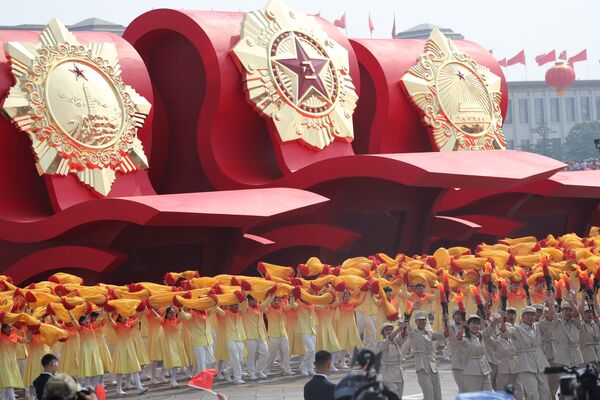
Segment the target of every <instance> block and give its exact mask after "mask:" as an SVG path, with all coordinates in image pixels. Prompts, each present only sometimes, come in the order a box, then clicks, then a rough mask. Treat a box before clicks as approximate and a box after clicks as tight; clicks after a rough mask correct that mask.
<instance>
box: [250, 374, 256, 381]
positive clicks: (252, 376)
mask: <svg viewBox="0 0 600 400" xmlns="http://www.w3.org/2000/svg"><path fill="white" fill-rule="evenodd" d="M248 380H249V381H257V380H258V378H257V377H256V376H255V375H250V376H249V377H248Z"/></svg>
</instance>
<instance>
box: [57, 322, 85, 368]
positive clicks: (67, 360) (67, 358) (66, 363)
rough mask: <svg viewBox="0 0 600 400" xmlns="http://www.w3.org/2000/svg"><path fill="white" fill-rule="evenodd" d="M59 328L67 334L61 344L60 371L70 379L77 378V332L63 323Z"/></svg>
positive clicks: (75, 328)
mask: <svg viewBox="0 0 600 400" xmlns="http://www.w3.org/2000/svg"><path fill="white" fill-rule="evenodd" d="M55 325H56V324H55ZM60 327H61V328H63V329H64V330H66V331H67V333H68V337H67V339H66V340H65V341H64V342H63V344H62V347H61V350H60V371H61V372H63V373H65V374H67V375H71V376H72V377H77V376H79V354H80V353H79V352H80V347H81V341H80V339H79V330H78V329H77V327H75V326H73V324H71V323H64V324H62V325H60Z"/></svg>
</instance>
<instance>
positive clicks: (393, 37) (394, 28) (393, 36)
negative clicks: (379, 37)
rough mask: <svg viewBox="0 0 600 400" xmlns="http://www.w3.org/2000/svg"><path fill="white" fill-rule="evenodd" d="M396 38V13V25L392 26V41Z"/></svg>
mask: <svg viewBox="0 0 600 400" xmlns="http://www.w3.org/2000/svg"><path fill="white" fill-rule="evenodd" d="M395 38H396V14H395V13H394V25H392V39H395Z"/></svg>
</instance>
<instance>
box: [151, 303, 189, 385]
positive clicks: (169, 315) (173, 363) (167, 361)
mask: <svg viewBox="0 0 600 400" xmlns="http://www.w3.org/2000/svg"><path fill="white" fill-rule="evenodd" d="M152 312H154V313H156V311H154V310H152ZM157 315H158V313H156V315H155V316H157ZM161 324H162V327H163V337H164V340H163V367H164V368H165V369H167V370H169V371H170V374H171V387H173V388H175V387H177V386H179V385H178V384H177V369H178V368H185V367H187V359H188V357H187V354H186V353H185V348H184V346H183V340H182V339H181V334H180V331H179V318H177V314H176V313H175V308H174V307H167V310H166V311H165V318H163V319H162V321H161Z"/></svg>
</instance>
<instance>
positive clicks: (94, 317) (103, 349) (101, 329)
mask: <svg viewBox="0 0 600 400" xmlns="http://www.w3.org/2000/svg"><path fill="white" fill-rule="evenodd" d="M90 322H91V324H92V326H93V328H94V334H95V335H96V343H97V344H98V350H99V351H100V357H101V358H102V368H103V369H104V373H105V374H106V373H108V372H112V371H111V370H110V367H111V364H112V357H111V355H110V351H109V350H108V343H107V342H106V336H105V332H106V330H105V325H106V320H105V319H104V315H103V314H101V313H99V312H96V311H94V312H92V313H91V314H90Z"/></svg>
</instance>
